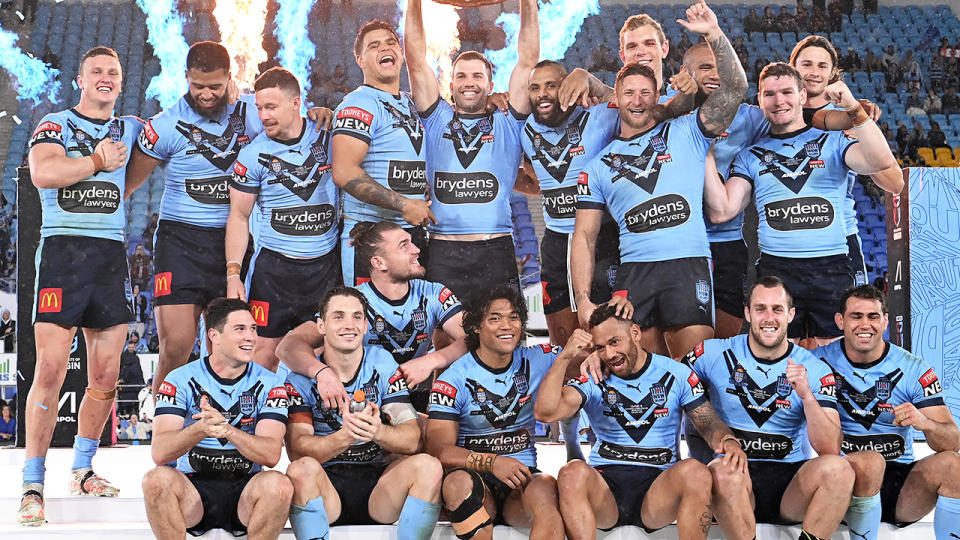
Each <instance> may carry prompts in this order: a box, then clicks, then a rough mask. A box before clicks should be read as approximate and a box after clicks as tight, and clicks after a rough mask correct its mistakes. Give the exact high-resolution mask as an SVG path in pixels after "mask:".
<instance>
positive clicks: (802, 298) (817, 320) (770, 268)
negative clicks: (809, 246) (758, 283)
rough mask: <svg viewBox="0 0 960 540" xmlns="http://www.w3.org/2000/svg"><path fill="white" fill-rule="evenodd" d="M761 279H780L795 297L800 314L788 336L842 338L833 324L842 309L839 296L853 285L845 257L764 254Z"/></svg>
mask: <svg viewBox="0 0 960 540" xmlns="http://www.w3.org/2000/svg"><path fill="white" fill-rule="evenodd" d="M762 276H777V277H778V278H780V279H782V280H783V282H784V283H786V285H787V288H788V289H790V292H791V294H793V307H794V308H795V309H796V310H797V312H796V315H795V316H794V318H793V322H791V323H790V326H789V327H788V328H787V335H788V336H789V337H791V338H801V339H802V338H807V337H820V338H835V337H838V336H841V335H843V331H842V330H840V329H839V328H837V324H836V322H834V314H836V313H837V310H838V309H839V307H840V297H841V296H842V295H843V293H844V291H846V290H847V289H849V288H850V287H853V284H854V277H853V272H852V271H851V269H850V257H848V256H847V255H846V254H843V255H830V256H828V257H813V258H805V259H799V258H798V259H794V258H787V257H777V256H774V255H767V254H766V253H764V254H762V255H760V260H759V261H758V262H757V277H762Z"/></svg>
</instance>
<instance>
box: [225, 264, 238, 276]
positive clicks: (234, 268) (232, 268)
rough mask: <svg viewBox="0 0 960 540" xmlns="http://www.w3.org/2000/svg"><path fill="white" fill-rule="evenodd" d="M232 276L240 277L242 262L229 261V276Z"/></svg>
mask: <svg viewBox="0 0 960 540" xmlns="http://www.w3.org/2000/svg"><path fill="white" fill-rule="evenodd" d="M231 276H237V277H240V263H238V262H236V261H230V262H228V263H227V278H230V277H231Z"/></svg>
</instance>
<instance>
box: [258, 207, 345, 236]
mask: <svg viewBox="0 0 960 540" xmlns="http://www.w3.org/2000/svg"><path fill="white" fill-rule="evenodd" d="M336 217H337V211H336V209H334V207H333V206H332V205H329V204H312V205H309V206H297V207H294V208H272V209H271V210H270V228H271V229H273V230H274V231H277V232H278V233H280V234H286V235H288V236H321V235H323V234H326V233H327V231H329V230H330V229H331V228H333V225H334V223H335V222H336Z"/></svg>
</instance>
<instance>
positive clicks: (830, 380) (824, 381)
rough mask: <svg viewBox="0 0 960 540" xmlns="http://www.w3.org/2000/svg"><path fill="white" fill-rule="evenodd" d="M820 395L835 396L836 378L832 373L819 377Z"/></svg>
mask: <svg viewBox="0 0 960 540" xmlns="http://www.w3.org/2000/svg"><path fill="white" fill-rule="evenodd" d="M818 393H819V394H820V395H822V396H830V397H837V379H836V377H834V376H833V373H828V374H826V375H824V376H823V377H820V391H819V392H818Z"/></svg>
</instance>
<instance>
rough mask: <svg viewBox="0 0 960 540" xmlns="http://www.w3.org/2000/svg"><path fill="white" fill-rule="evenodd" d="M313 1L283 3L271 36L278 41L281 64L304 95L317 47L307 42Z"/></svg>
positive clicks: (290, 0)
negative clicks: (295, 78)
mask: <svg viewBox="0 0 960 540" xmlns="http://www.w3.org/2000/svg"><path fill="white" fill-rule="evenodd" d="M314 2H315V0H284V1H283V2H280V7H279V9H278V10H277V18H276V24H277V27H276V30H274V34H275V35H276V36H277V39H279V40H280V64H281V65H283V66H284V67H285V68H287V69H289V70H290V71H291V72H292V73H293V74H294V75H296V76H297V79H299V80H300V86H301V87H303V90H304V93H306V91H307V90H309V89H310V60H313V57H314V55H316V54H317V47H316V46H315V45H314V44H313V42H312V41H310V35H309V33H308V31H307V24H306V22H307V21H308V20H309V15H310V8H311V7H313V4H314Z"/></svg>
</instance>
